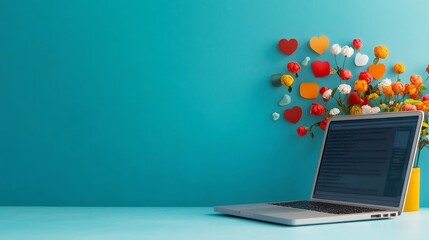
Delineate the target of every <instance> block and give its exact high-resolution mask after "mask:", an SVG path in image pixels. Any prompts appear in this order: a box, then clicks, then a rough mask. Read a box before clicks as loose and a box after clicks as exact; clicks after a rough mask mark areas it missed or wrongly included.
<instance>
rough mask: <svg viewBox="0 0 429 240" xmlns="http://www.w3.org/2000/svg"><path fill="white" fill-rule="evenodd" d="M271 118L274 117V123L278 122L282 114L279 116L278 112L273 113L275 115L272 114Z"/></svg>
mask: <svg viewBox="0 0 429 240" xmlns="http://www.w3.org/2000/svg"><path fill="white" fill-rule="evenodd" d="M271 116H272V117H273V121H277V119H279V117H280V114H278V113H277V112H273V114H271Z"/></svg>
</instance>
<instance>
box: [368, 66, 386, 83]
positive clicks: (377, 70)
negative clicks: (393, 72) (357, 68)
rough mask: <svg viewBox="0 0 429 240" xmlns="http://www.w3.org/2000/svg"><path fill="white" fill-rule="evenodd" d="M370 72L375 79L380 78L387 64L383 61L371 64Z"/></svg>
mask: <svg viewBox="0 0 429 240" xmlns="http://www.w3.org/2000/svg"><path fill="white" fill-rule="evenodd" d="M368 72H369V74H371V76H373V77H374V78H375V79H377V80H379V79H380V78H382V77H383V75H384V73H385V72H386V66H385V65H384V64H383V63H378V64H371V65H369V68H368Z"/></svg>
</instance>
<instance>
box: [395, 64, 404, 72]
mask: <svg viewBox="0 0 429 240" xmlns="http://www.w3.org/2000/svg"><path fill="white" fill-rule="evenodd" d="M393 71H394V72H395V73H397V74H400V73H404V72H405V66H404V64H402V63H395V65H393Z"/></svg>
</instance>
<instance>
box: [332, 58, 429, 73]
mask: <svg viewBox="0 0 429 240" xmlns="http://www.w3.org/2000/svg"><path fill="white" fill-rule="evenodd" d="M334 59H335V65H337V69H338V62H337V55H334ZM428 77H429V76H428Z"/></svg>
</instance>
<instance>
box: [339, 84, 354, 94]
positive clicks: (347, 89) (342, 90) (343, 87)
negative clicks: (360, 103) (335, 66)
mask: <svg viewBox="0 0 429 240" xmlns="http://www.w3.org/2000/svg"><path fill="white" fill-rule="evenodd" d="M351 90H352V87H351V86H350V85H348V84H345V83H343V84H340V85H339V86H338V91H340V93H342V94H349V93H350V91H351Z"/></svg>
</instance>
